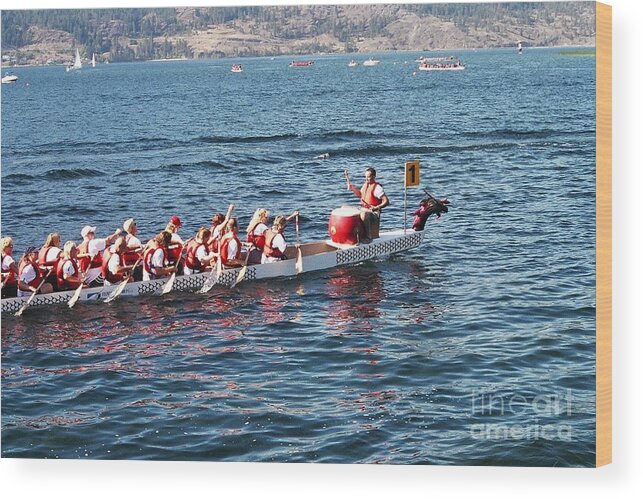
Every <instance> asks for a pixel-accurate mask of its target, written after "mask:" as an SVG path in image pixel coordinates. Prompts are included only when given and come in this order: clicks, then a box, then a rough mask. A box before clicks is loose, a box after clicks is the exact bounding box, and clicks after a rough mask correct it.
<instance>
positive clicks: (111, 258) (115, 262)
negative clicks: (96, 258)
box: [102, 248, 124, 286]
mask: <svg viewBox="0 0 643 499" xmlns="http://www.w3.org/2000/svg"><path fill="white" fill-rule="evenodd" d="M123 260H124V258H123V255H120V254H118V253H116V252H115V251H113V250H112V249H111V248H110V249H106V250H105V253H104V254H103V265H102V273H103V279H104V281H103V285H104V286H109V285H110V284H116V283H117V282H121V281H122V280H123V277H124V276H123V274H122V272H119V269H118V267H123V266H124V263H123Z"/></svg>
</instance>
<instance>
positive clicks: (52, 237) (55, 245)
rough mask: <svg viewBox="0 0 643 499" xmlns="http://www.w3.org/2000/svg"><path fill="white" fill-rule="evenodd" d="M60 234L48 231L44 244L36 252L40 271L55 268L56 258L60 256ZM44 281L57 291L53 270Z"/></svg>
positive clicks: (61, 252) (56, 281) (61, 251)
mask: <svg viewBox="0 0 643 499" xmlns="http://www.w3.org/2000/svg"><path fill="white" fill-rule="evenodd" d="M60 242H61V241H60V234H59V233H58V232H50V233H49V234H48V235H47V239H46V240H45V244H44V245H43V246H42V247H41V248H40V251H39V252H38V265H39V266H40V269H41V270H42V271H47V270H52V269H55V268H56V265H57V264H58V260H59V259H60V258H61V257H62V254H63V250H62V248H61V247H60V246H61V244H60ZM46 281H47V282H48V283H49V284H51V286H52V287H53V288H54V291H58V280H57V279H56V274H55V272H51V273H50V274H49V275H48V276H47V279H46Z"/></svg>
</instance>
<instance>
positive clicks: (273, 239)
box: [261, 211, 299, 263]
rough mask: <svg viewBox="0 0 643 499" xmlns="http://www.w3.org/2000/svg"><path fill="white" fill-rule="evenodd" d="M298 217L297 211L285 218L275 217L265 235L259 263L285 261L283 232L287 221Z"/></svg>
mask: <svg viewBox="0 0 643 499" xmlns="http://www.w3.org/2000/svg"><path fill="white" fill-rule="evenodd" d="M298 215H299V212H298V211H294V212H293V213H292V215H290V216H288V217H287V218H286V217H284V216H283V215H277V216H276V217H275V220H274V221H273V223H272V228H271V229H269V230H267V231H266V233H265V236H266V237H265V242H264V246H263V255H261V263H271V262H278V261H279V260H286V259H287V258H288V257H287V256H286V247H287V246H288V245H287V243H286V238H285V237H284V230H286V225H288V221H289V220H291V219H292V218H294V217H296V216H298Z"/></svg>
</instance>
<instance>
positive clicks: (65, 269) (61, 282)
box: [56, 258, 80, 291]
mask: <svg viewBox="0 0 643 499" xmlns="http://www.w3.org/2000/svg"><path fill="white" fill-rule="evenodd" d="M79 273H80V270H79V268H78V264H77V263H76V262H75V261H74V260H66V259H64V258H61V259H60V260H58V264H57V265H56V278H57V281H58V289H60V290H61V291H62V290H65V289H73V286H70V285H69V284H67V282H66V281H65V278H67V277H73V276H75V275H79Z"/></svg>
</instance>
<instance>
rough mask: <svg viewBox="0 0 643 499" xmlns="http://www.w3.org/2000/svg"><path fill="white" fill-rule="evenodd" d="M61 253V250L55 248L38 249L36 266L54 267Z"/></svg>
mask: <svg viewBox="0 0 643 499" xmlns="http://www.w3.org/2000/svg"><path fill="white" fill-rule="evenodd" d="M61 253H62V250H61V249H60V248H58V247H56V246H49V247H47V248H40V251H39V252H38V265H40V266H41V267H53V266H55V265H56V262H57V261H58V257H59V256H60V254H61Z"/></svg>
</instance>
